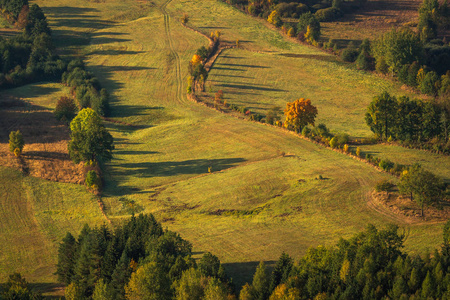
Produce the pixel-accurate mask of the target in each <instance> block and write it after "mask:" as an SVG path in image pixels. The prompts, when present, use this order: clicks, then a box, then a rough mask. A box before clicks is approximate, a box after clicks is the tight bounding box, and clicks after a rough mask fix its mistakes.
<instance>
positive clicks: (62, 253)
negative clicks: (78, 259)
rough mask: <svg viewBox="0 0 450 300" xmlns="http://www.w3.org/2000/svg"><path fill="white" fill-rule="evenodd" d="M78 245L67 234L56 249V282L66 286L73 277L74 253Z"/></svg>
mask: <svg viewBox="0 0 450 300" xmlns="http://www.w3.org/2000/svg"><path fill="white" fill-rule="evenodd" d="M77 247H78V244H77V242H76V240H75V238H74V237H73V235H72V234H70V233H69V232H68V233H67V234H66V236H65V237H64V239H63V240H62V242H61V244H60V245H59V249H58V264H57V266H56V274H57V275H58V281H59V282H62V283H64V284H65V285H68V284H69V283H70V282H71V281H72V278H73V275H74V265H75V253H76V251H77Z"/></svg>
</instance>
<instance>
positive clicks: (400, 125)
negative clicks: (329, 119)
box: [365, 92, 450, 154]
mask: <svg viewBox="0 0 450 300" xmlns="http://www.w3.org/2000/svg"><path fill="white" fill-rule="evenodd" d="M447 102H448V101H447ZM448 104H450V103H436V102H432V101H425V100H417V99H410V98H409V97H406V96H401V97H398V98H396V97H395V96H392V95H390V94H389V93H387V92H383V93H381V94H380V95H378V96H375V97H374V98H373V100H372V102H371V103H370V104H369V106H368V108H367V112H366V115H365V120H366V123H367V125H368V126H369V127H370V129H371V130H372V132H374V133H375V134H376V135H377V137H378V138H380V139H384V140H399V141H402V142H404V143H405V145H408V144H412V145H422V147H424V148H427V147H428V148H431V149H432V150H435V151H438V152H441V153H446V154H449V153H450V141H449V132H450V106H448Z"/></svg>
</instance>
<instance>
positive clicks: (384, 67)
mask: <svg viewBox="0 0 450 300" xmlns="http://www.w3.org/2000/svg"><path fill="white" fill-rule="evenodd" d="M375 69H376V70H377V71H378V72H380V73H382V74H387V73H388V71H389V66H388V64H387V63H386V61H385V60H384V58H380V59H378V60H377V64H376V66H375Z"/></svg>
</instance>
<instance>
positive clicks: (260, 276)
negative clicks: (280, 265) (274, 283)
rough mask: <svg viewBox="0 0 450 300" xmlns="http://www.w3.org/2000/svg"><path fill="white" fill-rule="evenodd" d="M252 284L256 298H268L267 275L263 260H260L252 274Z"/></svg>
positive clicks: (262, 299)
mask: <svg viewBox="0 0 450 300" xmlns="http://www.w3.org/2000/svg"><path fill="white" fill-rule="evenodd" d="M252 286H253V290H254V292H255V298H256V299H259V300H264V299H267V298H268V296H269V275H268V274H267V268H266V265H265V264H264V262H263V261H261V262H260V263H259V265H258V267H257V268H256V272H255V275H253V282H252Z"/></svg>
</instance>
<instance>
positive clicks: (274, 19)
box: [267, 10, 283, 27]
mask: <svg viewBox="0 0 450 300" xmlns="http://www.w3.org/2000/svg"><path fill="white" fill-rule="evenodd" d="M267 22H269V23H270V24H273V25H275V26H276V27H280V26H281V25H282V24H283V22H282V21H281V18H280V14H279V13H278V12H277V11H276V10H274V11H272V12H271V13H270V15H269V17H268V18H267Z"/></svg>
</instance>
